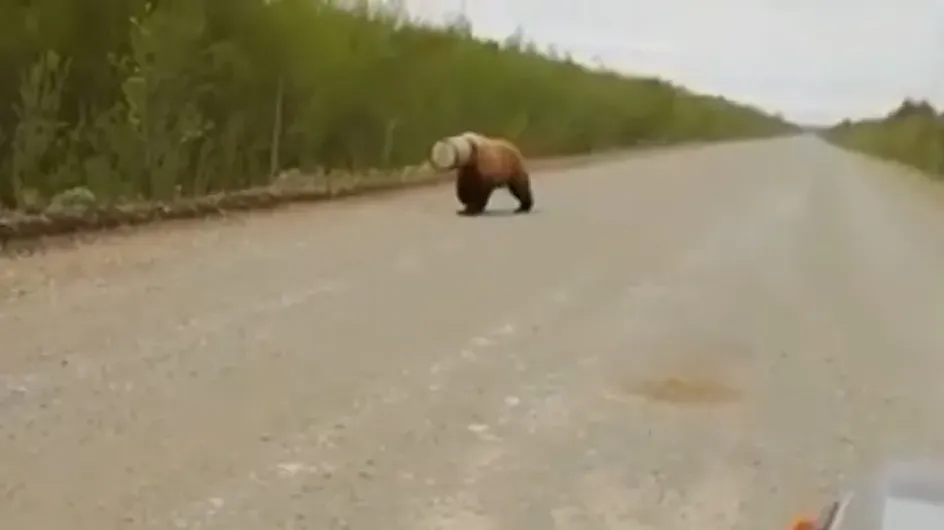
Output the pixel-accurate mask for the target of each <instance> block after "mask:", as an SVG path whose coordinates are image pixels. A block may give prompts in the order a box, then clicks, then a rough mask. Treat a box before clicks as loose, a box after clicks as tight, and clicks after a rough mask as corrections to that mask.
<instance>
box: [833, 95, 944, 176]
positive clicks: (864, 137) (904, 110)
mask: <svg viewBox="0 0 944 530" xmlns="http://www.w3.org/2000/svg"><path fill="white" fill-rule="evenodd" d="M823 136H824V137H825V138H826V139H827V140H829V141H831V142H833V143H835V144H837V145H840V146H842V147H846V148H850V149H854V150H857V151H860V152H863V153H866V154H870V155H874V156H878V157H881V158H885V159H889V160H895V161H898V162H901V163H904V164H907V165H909V166H912V167H914V168H917V169H919V170H921V171H924V172H925V173H927V174H928V175H930V176H931V177H932V178H935V179H944V115H942V113H941V111H939V110H937V109H935V108H934V106H933V105H931V104H930V103H929V102H927V101H922V100H914V99H905V100H904V101H902V102H901V104H900V105H898V107H896V108H895V109H892V110H891V111H890V112H888V113H887V114H886V115H885V116H882V117H879V118H869V119H863V120H858V121H852V120H843V121H842V122H840V123H838V124H836V125H834V126H833V127H830V128H829V129H827V130H826V131H825V132H824V133H823Z"/></svg>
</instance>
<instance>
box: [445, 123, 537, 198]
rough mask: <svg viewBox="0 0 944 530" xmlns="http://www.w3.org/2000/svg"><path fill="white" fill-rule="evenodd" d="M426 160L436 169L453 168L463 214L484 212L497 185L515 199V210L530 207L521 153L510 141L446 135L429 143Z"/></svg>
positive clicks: (528, 177) (528, 178)
mask: <svg viewBox="0 0 944 530" xmlns="http://www.w3.org/2000/svg"><path fill="white" fill-rule="evenodd" d="M429 162H430V164H431V165H432V166H433V167H434V168H436V169H437V170H439V171H447V170H453V169H454V170H456V196H457V197H458V199H459V202H461V203H462V205H463V206H465V210H464V211H463V212H462V213H464V214H466V215H478V214H481V213H482V212H484V211H485V207H486V206H487V205H488V200H489V198H490V197H491V195H492V191H494V190H495V189H497V188H507V189H508V191H509V192H510V193H511V194H512V195H513V196H514V197H515V199H517V200H518V203H519V206H518V209H517V210H515V213H526V212H530V211H531V209H532V208H533V207H534V197H533V195H532V191H531V177H530V175H529V173H528V170H527V168H526V166H525V160H524V156H523V155H522V154H521V151H520V150H519V149H518V147H517V146H515V144H514V143H512V142H511V141H510V140H506V139H504V138H497V137H489V136H485V135H482V134H478V133H473V132H465V133H462V134H459V135H456V136H450V137H448V138H443V139H442V140H439V141H438V142H436V143H435V144H433V147H432V149H430V153H429Z"/></svg>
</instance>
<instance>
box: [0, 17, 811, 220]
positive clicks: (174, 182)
mask: <svg viewBox="0 0 944 530" xmlns="http://www.w3.org/2000/svg"><path fill="white" fill-rule="evenodd" d="M4 11H5V12H4V15H5V16H4V17H3V19H2V20H0V71H2V72H3V73H4V76H3V78H4V79H5V80H9V81H8V82H7V83H4V84H0V205H2V206H4V207H6V208H9V209H32V208H42V207H45V206H48V205H49V204H50V203H51V202H53V200H54V198H55V197H56V196H58V195H60V194H62V193H64V192H67V191H69V190H76V189H82V190H85V191H84V192H83V193H81V194H79V195H81V196H83V197H86V199H84V200H94V201H97V202H99V203H105V204H114V203H116V202H123V201H128V200H138V199H153V200H171V199H174V198H176V197H181V196H200V195H204V194H207V193H211V192H219V191H226V190H236V189H242V188H246V187H251V186H255V185H261V184H265V183H268V182H270V181H271V179H272V176H273V175H275V174H276V173H278V172H279V171H280V170H283V169H287V168H299V169H301V170H302V171H307V170H311V169H313V168H316V167H319V168H329V169H338V168H340V169H348V170H358V169H361V168H366V167H372V168H381V169H382V168H388V167H393V166H400V165H404V164H411V163H416V162H418V161H419V160H421V159H422V157H423V156H424V155H425V153H426V150H427V148H428V146H429V145H430V144H431V142H432V141H434V140H435V139H436V138H438V137H440V136H442V135H445V134H452V133H456V132H458V131H462V130H468V129H471V130H478V131H481V132H484V133H488V134H498V135H504V136H507V137H509V138H512V139H513V140H515V141H517V142H519V143H520V144H521V146H522V148H523V149H524V150H525V152H526V153H528V154H529V155H531V156H542V155H565V154H575V153H581V152H589V151H593V150H602V149H608V148H613V147H622V146H634V145H648V144H666V143H674V142H680V141H687V140H713V139H725V138H737V137H748V136H757V135H769V134H778V133H781V132H784V131H785V130H792V126H790V125H788V124H786V123H784V122H783V121H782V120H780V119H779V118H776V117H773V116H769V115H765V114H763V113H762V112H760V111H758V110H757V109H754V108H751V107H748V106H744V105H737V104H734V103H732V102H729V101H727V100H725V99H722V98H718V97H709V96H702V95H697V94H692V93H690V92H687V91H685V90H683V89H681V88H677V87H674V86H672V85H671V84H669V83H667V82H664V81H661V80H657V79H644V78H628V77H624V76H620V75H617V74H616V73H613V72H609V71H604V70H602V69H590V68H587V67H583V66H580V65H578V64H576V63H575V62H574V61H572V60H570V59H569V58H567V57H559V56H556V54H554V53H553V52H541V51H539V50H537V49H535V47H534V46H533V45H530V44H528V43H526V42H525V41H524V39H523V36H522V35H521V34H516V35H513V36H511V37H509V38H508V39H507V40H506V41H505V42H502V43H498V42H491V41H483V40H476V39H474V38H473V37H472V36H471V31H470V27H469V24H468V23H467V22H466V21H465V20H458V21H456V22H455V23H453V24H451V25H449V26H447V27H432V26H427V25H422V24H419V23H417V22H415V21H411V20H410V19H409V17H408V16H407V15H406V14H405V13H403V12H402V11H398V10H394V9H390V8H383V9H380V8H374V7H370V6H369V5H368V4H366V3H358V4H356V5H343V6H342V5H340V4H339V3H337V2H329V1H320V2H319V1H316V0H227V1H225V2H224V1H210V0H153V1H146V0H96V1H95V2H87V1H84V0H33V1H31V2H26V3H22V2H21V3H19V4H17V6H16V7H12V6H7V7H5V8H4ZM16 80H19V82H18V83H17V82H16ZM89 198H91V199H89Z"/></svg>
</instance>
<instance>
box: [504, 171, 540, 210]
mask: <svg viewBox="0 0 944 530" xmlns="http://www.w3.org/2000/svg"><path fill="white" fill-rule="evenodd" d="M508 191H510V192H511V194H512V195H513V196H514V198H515V199H518V209H517V210H515V213H527V212H530V211H531V209H532V208H534V195H533V194H532V193H531V178H530V177H529V175H528V174H527V173H521V174H519V175H517V176H516V177H515V178H513V179H511V180H510V181H508Z"/></svg>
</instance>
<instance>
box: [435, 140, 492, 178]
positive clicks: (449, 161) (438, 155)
mask: <svg viewBox="0 0 944 530" xmlns="http://www.w3.org/2000/svg"><path fill="white" fill-rule="evenodd" d="M484 141H485V137H484V136H482V135H481V134H478V133H474V132H464V133H462V134H457V135H455V136H449V137H447V138H443V139H442V140H439V141H438V142H436V143H435V144H433V147H432V148H431V149H430V151H429V163H430V165H432V166H433V168H435V169H436V170H438V171H448V170H450V169H455V168H457V167H459V166H462V165H465V164H467V163H469V161H470V160H471V159H472V156H473V155H474V154H475V151H476V149H477V148H478V147H479V146H480V145H482V143H483V142H484Z"/></svg>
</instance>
